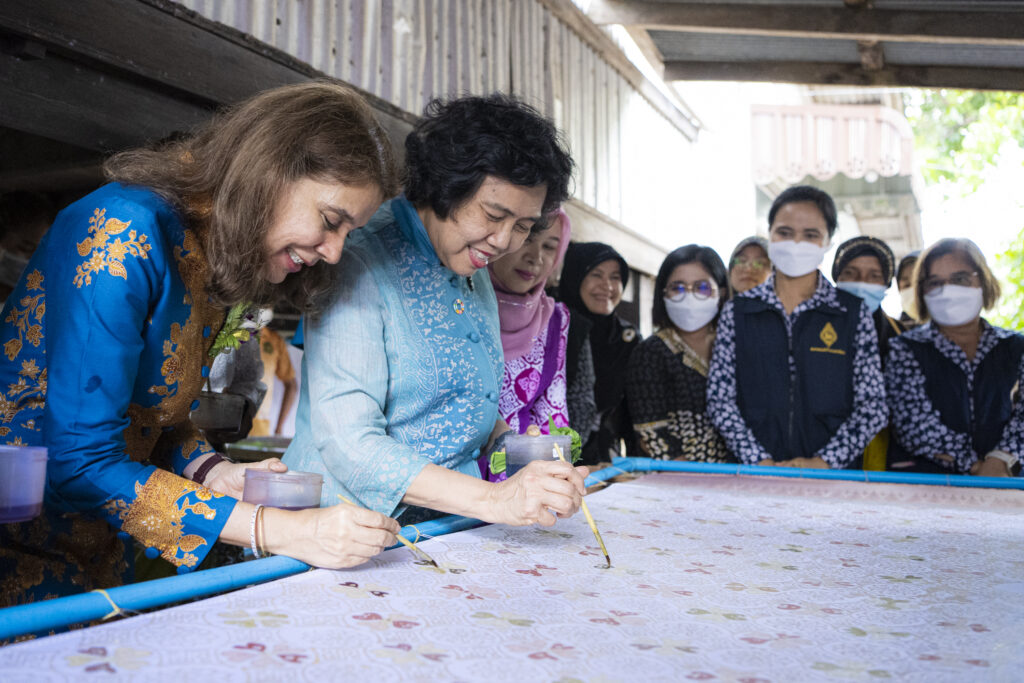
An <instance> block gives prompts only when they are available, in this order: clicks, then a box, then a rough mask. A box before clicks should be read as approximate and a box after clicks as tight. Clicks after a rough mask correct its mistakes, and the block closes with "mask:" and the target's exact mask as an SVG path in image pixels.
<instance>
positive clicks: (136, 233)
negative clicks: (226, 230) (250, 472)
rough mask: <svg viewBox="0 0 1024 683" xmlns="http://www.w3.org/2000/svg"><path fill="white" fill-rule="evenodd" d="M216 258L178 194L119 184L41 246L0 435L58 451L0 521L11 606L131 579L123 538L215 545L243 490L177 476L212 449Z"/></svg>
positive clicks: (0, 380)
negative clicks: (23, 507)
mask: <svg viewBox="0 0 1024 683" xmlns="http://www.w3.org/2000/svg"><path fill="white" fill-rule="evenodd" d="M207 267H208V266H207V261H206V257H205V256H204V254H203V251H202V247H201V243H200V240H199V238H198V236H197V235H196V234H194V233H193V232H192V231H190V230H186V229H185V228H184V226H183V225H182V223H181V221H180V220H179V218H178V216H177V214H176V213H175V211H174V210H173V209H172V208H171V206H170V205H168V204H167V203H166V202H165V201H164V200H163V199H161V198H159V197H158V196H157V195H155V194H154V193H152V192H150V191H148V190H145V189H142V188H128V187H122V186H120V185H116V184H115V185H107V186H105V187H103V188H101V189H99V190H97V191H96V192H93V193H92V194H90V195H88V196H86V197H84V198H83V199H81V200H79V201H78V202H76V203H74V204H72V205H71V206H69V207H68V208H66V209H65V210H64V211H62V212H61V213H60V215H59V216H58V218H57V220H56V222H55V223H54V225H53V227H51V228H50V230H49V232H48V233H47V235H46V237H45V238H44V239H43V241H42V243H41V244H40V246H39V249H38V250H37V251H36V253H35V255H34V256H33V257H32V260H31V261H30V262H29V265H28V267H27V268H26V269H25V273H24V275H23V277H22V280H21V282H20V283H19V285H18V287H17V288H16V289H15V291H14V292H13V294H12V295H11V296H10V297H9V298H8V300H7V304H6V306H5V308H4V311H3V315H2V320H3V327H2V328H0V343H2V344H3V349H4V356H3V357H2V360H0V387H2V388H3V390H4V391H3V395H2V397H0V400H2V404H3V407H4V409H3V412H2V418H0V440H2V442H3V443H7V444H27V445H39V446H46V447H47V448H48V450H49V462H48V464H47V488H46V499H45V510H44V513H43V515H42V516H41V517H39V518H37V519H35V520H33V521H31V522H26V523H22V524H7V525H2V526H0V575H2V577H3V602H4V604H17V603H23V602H29V601H33V600H37V599H41V598H45V597H52V596H54V595H60V594H64V593H70V592H80V591H83V590H88V589H91V588H97V587H109V586H112V585H117V584H119V583H122V582H123V581H124V580H127V579H128V578H129V577H130V571H129V564H130V563H129V561H128V559H127V557H126V553H125V544H124V543H123V539H125V538H127V537H128V536H131V537H134V538H135V539H136V540H138V541H139V542H140V543H141V544H143V546H145V547H147V548H150V549H151V550H149V551H148V552H149V553H150V554H158V555H159V556H161V557H163V558H164V559H165V560H167V561H168V562H171V563H173V564H174V565H176V566H178V567H179V568H182V569H183V570H187V569H188V568H194V567H196V566H197V565H198V564H199V563H200V562H201V561H202V559H203V557H205V555H206V553H207V552H208V551H209V549H210V547H211V546H212V545H213V543H214V541H215V540H216V538H217V536H218V535H219V533H220V530H221V528H222V527H223V525H224V523H225V522H226V521H227V518H228V516H229V515H230V513H231V510H232V508H233V507H234V503H235V501H234V500H233V499H231V498H227V497H222V496H220V495H218V494H214V493H212V492H210V491H209V490H207V489H205V488H202V487H200V486H197V485H195V484H193V483H192V482H190V481H187V480H185V479H183V478H181V477H180V476H178V474H180V473H181V472H182V471H183V470H184V468H185V467H186V465H188V463H189V462H191V461H193V460H194V459H195V458H197V457H199V456H201V455H202V454H205V453H209V452H212V449H211V448H210V447H209V446H208V445H207V444H206V443H205V442H203V441H202V440H201V439H200V437H199V433H198V431H197V430H196V429H195V428H194V427H193V426H192V424H191V423H190V422H189V412H190V410H191V409H192V408H193V407H194V405H195V401H196V398H197V396H198V395H199V391H200V389H201V386H202V382H203V381H204V380H203V378H204V377H205V376H206V375H207V374H208V372H209V365H210V361H211V359H210V358H209V356H208V354H207V349H208V348H209V346H210V344H211V343H212V340H213V338H214V337H215V336H216V333H217V331H218V330H219V328H220V326H221V325H222V324H223V320H224V311H223V309H222V308H219V307H216V306H213V305H211V304H210V303H209V302H208V300H207V296H206V294H205V285H204V283H205V280H206V273H207ZM117 530H121V531H122V532H123V535H122V536H120V537H119V536H118V535H117V533H116V532H117Z"/></svg>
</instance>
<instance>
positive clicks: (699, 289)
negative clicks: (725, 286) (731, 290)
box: [665, 280, 718, 301]
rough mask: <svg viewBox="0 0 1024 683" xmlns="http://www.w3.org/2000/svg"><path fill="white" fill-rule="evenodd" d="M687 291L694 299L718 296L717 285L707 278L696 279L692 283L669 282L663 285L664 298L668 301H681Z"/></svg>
mask: <svg viewBox="0 0 1024 683" xmlns="http://www.w3.org/2000/svg"><path fill="white" fill-rule="evenodd" d="M687 292H689V293H690V294H692V295H693V298H694V299H700V300H702V301H703V300H704V299H710V298H711V297H713V296H718V287H716V286H715V283H714V282H709V281H707V280H697V281H696V282H694V283H693V284H692V285H688V284H686V283H685V282H670V283H668V285H667V286H666V287H665V298H667V299H668V300H669V301H682V300H683V299H685V298H686V293H687Z"/></svg>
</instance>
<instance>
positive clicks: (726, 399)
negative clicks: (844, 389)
mask: <svg viewBox="0 0 1024 683" xmlns="http://www.w3.org/2000/svg"><path fill="white" fill-rule="evenodd" d="M736 296H737V298H739V297H750V298H756V299H760V300H762V301H764V302H765V303H767V304H768V305H770V306H772V307H774V308H776V309H777V310H778V311H779V312H780V313H782V316H783V319H784V320H785V321H786V334H787V335H788V336H789V337H790V339H792V336H793V325H794V323H795V322H796V320H797V318H798V317H799V316H800V314H801V313H803V312H805V311H808V310H811V309H813V308H816V307H818V306H819V305H827V306H834V307H839V308H842V305H841V304H840V302H839V298H838V296H836V289H835V287H833V286H832V285H831V284H830V283H829V281H828V280H826V279H825V276H823V275H822V274H821V273H818V288H817V289H816V290H815V292H814V295H813V296H812V297H811V298H810V299H808V300H807V301H804V302H803V303H801V304H800V305H799V306H797V307H796V308H795V309H793V313H792V315H787V314H786V309H785V307H783V305H782V302H781V301H780V300H779V297H778V295H777V294H776V293H775V275H774V274H772V275H771V276H770V277H769V278H768V279H767V280H766V281H765V282H764V283H763V284H761V285H758V286H757V287H754V288H753V289H750V290H747V291H746V292H743V293H741V294H737V295H736ZM855 345H856V351H855V353H854V357H853V412H852V413H850V416H849V417H847V418H846V420H845V421H844V422H843V423H842V424H841V425H840V426H839V429H837V430H836V433H835V434H833V435H832V438H831V439H830V440H829V442H828V443H827V444H825V446H824V447H823V448H822V449H821V450H820V451H818V452H817V453H815V455H816V456H818V457H820V458H821V459H822V460H824V461H825V462H826V463H828V464H829V466H831V467H833V468H841V467H845V466H847V465H849V464H850V463H851V462H853V460H854V459H855V458H856V457H857V455H858V454H859V453H861V452H862V451H863V450H864V447H865V446H867V445H868V442H869V441H871V439H872V438H874V436H875V434H877V433H878V432H879V431H880V430H881V429H882V428H883V427H885V425H886V422H887V421H888V409H887V407H886V403H885V386H884V380H883V378H882V367H881V361H880V359H879V356H878V333H877V332H876V331H875V323H874V321H873V320H872V318H871V313H870V312H869V311H868V309H867V306H864V305H861V310H860V322H859V323H858V324H857V336H856V341H855ZM789 375H790V381H795V377H796V358H795V357H794V356H793V354H792V353H791V354H789ZM708 413H709V414H710V415H711V420H712V421H713V422H714V423H715V426H716V427H717V428H718V431H719V433H721V435H722V436H723V437H724V438H725V441H726V443H727V444H728V446H729V450H730V451H732V453H733V455H735V456H736V458H737V459H738V460H739V461H740V462H742V463H746V464H750V465H753V464H757V463H758V462H760V461H762V460H765V459H768V458H771V457H772V456H771V454H770V453H769V452H768V451H767V450H765V448H764V446H762V445H761V443H760V442H759V441H758V440H757V437H756V436H754V433H753V432H752V431H751V429H750V427H749V426H748V425H747V422H746V420H744V419H743V414H742V413H741V412H740V407H739V404H738V403H737V399H736V320H735V313H734V311H733V302H732V301H730V302H728V303H726V305H725V307H724V308H723V309H722V315H721V316H720V317H719V319H718V338H717V339H716V340H715V350H714V354H713V355H712V358H711V372H710V373H709V375H708Z"/></svg>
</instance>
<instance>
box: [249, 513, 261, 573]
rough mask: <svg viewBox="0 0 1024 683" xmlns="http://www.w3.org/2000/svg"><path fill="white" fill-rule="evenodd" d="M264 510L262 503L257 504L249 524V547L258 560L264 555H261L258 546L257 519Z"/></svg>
mask: <svg viewBox="0 0 1024 683" xmlns="http://www.w3.org/2000/svg"><path fill="white" fill-rule="evenodd" d="M262 509H263V505H262V504H261V503H257V504H256V507H255V508H253V511H252V520H250V522H249V545H250V546H251V547H252V554H253V556H254V557H255V558H256V559H257V560H258V559H260V557H262V555H260V549H259V547H258V546H257V545H256V518H257V517H258V516H259V514H260V510H262Z"/></svg>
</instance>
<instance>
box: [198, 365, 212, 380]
mask: <svg viewBox="0 0 1024 683" xmlns="http://www.w3.org/2000/svg"><path fill="white" fill-rule="evenodd" d="M199 374H200V375H202V376H203V377H209V376H210V368H209V367H207V366H205V365H204V366H203V369H202V370H200V371H199Z"/></svg>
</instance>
